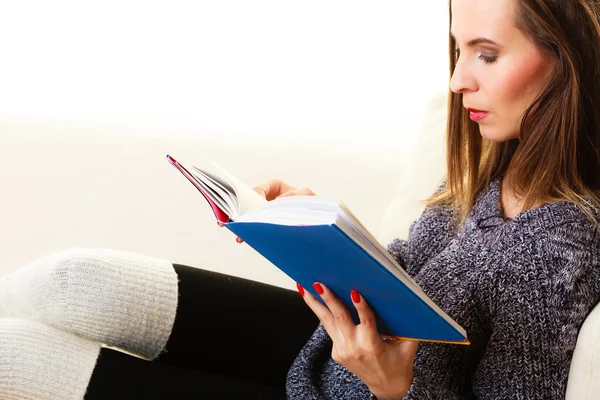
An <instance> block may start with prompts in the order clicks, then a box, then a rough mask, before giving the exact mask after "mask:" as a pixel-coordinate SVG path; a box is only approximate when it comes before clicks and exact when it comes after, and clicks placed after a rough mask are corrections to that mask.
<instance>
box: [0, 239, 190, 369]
mask: <svg viewBox="0 0 600 400" xmlns="http://www.w3.org/2000/svg"><path fill="white" fill-rule="evenodd" d="M177 286H178V285H177V274H176V273H175V270H174V269H173V265H172V264H171V263H170V262H169V261H166V260H160V259H154V258H150V257H147V256H142V255H137V254H131V253H124V252H118V251H113V250H99V249H73V250H67V251H63V252H60V253H55V254H51V255H49V256H46V257H43V258H41V259H38V260H36V261H34V262H32V263H30V264H28V265H26V266H25V267H23V268H21V269H18V270H16V271H15V272H13V273H11V274H9V275H6V276H4V277H2V278H0V318H2V317H5V318H6V317H11V318H24V319H25V318H27V319H33V320H37V321H40V322H43V323H45V324H46V325H50V326H53V327H55V328H58V329H62V330H64V331H66V332H71V333H74V334H76V335H79V336H81V337H84V338H87V339H90V340H92V341H95V342H98V343H102V344H106V345H109V346H112V347H117V348H120V349H122V350H125V351H127V352H130V353H134V354H137V355H139V356H142V357H144V358H149V359H152V358H154V357H156V356H157V355H158V354H160V352H161V351H162V350H163V349H164V347H165V345H166V343H167V340H168V338H169V335H170V334H171V329H172V328H173V322H174V320H175V313H176V310H177Z"/></svg>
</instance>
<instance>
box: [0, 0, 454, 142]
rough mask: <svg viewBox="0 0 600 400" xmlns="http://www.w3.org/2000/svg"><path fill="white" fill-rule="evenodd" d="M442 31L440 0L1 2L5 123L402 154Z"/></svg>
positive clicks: (437, 62) (440, 81)
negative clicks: (327, 144)
mask: <svg viewBox="0 0 600 400" xmlns="http://www.w3.org/2000/svg"><path fill="white" fill-rule="evenodd" d="M447 31H448V6H447V2H445V1H435V2H429V1H427V2H425V1H400V0H394V1H368V2H367V1H324V0H318V1H317V0H303V1H287V0H244V1H241V0H211V1H207V0H196V1H132V0H118V1H112V0H105V1H81V0H78V1H65V0H52V1H27V0H19V1H7V0H1V10H0V57H1V61H0V120H4V121H7V120H10V121H28V122H35V123H39V124H69V125H73V124H77V123H80V124H82V126H88V125H89V122H90V121H92V122H93V123H94V124H95V126H96V127H99V130H100V131H102V132H104V133H109V134H110V133H114V134H119V133H120V132H123V131H124V130H125V129H124V127H127V129H126V130H127V132H129V133H131V132H135V134H140V135H145V136H148V137H165V136H168V137H170V138H190V137H191V138H193V137H195V136H196V137H197V136H199V135H209V134H210V135H215V134H218V135H227V136H231V137H238V136H249V135H251V136H252V137H255V138H269V139H277V138H278V139H282V138H285V139H286V140H315V141H316V140H334V141H338V142H339V141H340V140H341V139H342V138H344V139H346V144H345V145H346V146H359V147H360V148H364V146H377V147H381V150H382V151H386V150H388V151H398V150H400V151H407V150H408V149H410V147H411V145H412V144H414V141H415V137H414V136H415V132H416V130H417V127H418V124H419V123H420V121H421V119H422V118H423V110H424V108H425V105H426V103H427V100H428V99H429V98H430V97H431V95H432V94H433V93H436V92H439V91H444V90H446V88H447V87H448V68H447V61H446V60H447ZM86 124H88V125H86ZM134 128H135V129H134ZM97 131H98V129H97V130H96V132H97ZM81 134H82V135H83V134H86V130H85V129H82V130H81ZM382 143H384V144H386V146H381V144H382Z"/></svg>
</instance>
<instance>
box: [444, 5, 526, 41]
mask: <svg viewBox="0 0 600 400" xmlns="http://www.w3.org/2000/svg"><path fill="white" fill-rule="evenodd" d="M451 1H452V2H451V7H452V24H451V26H450V30H451V31H452V33H453V34H454V36H455V37H456V38H457V40H465V41H468V40H470V39H473V38H474V37H487V38H490V39H493V38H497V37H501V36H507V35H509V34H510V33H511V32H513V30H514V29H516V27H515V24H514V17H513V16H514V7H515V4H514V3H515V1H517V0H451Z"/></svg>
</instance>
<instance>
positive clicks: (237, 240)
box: [235, 237, 243, 243]
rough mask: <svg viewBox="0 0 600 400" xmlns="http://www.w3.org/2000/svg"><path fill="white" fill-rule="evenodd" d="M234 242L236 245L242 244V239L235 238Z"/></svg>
mask: <svg viewBox="0 0 600 400" xmlns="http://www.w3.org/2000/svg"><path fill="white" fill-rule="evenodd" d="M235 241H236V242H238V243H242V242H243V240H242V239H240V238H239V237H236V238H235Z"/></svg>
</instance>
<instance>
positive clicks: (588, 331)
mask: <svg viewBox="0 0 600 400" xmlns="http://www.w3.org/2000/svg"><path fill="white" fill-rule="evenodd" d="M599 398H600V305H597V306H596V307H595V308H594V309H593V310H592V312H591V313H590V315H588V317H587V318H586V319H585V322H584V323H583V326H582V327H581V330H580V331H579V336H578V337H577V346H576V347H575V353H574V354H573V360H572V361H571V369H570V371H569V381H568V384H567V396H566V400H587V399H599Z"/></svg>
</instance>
